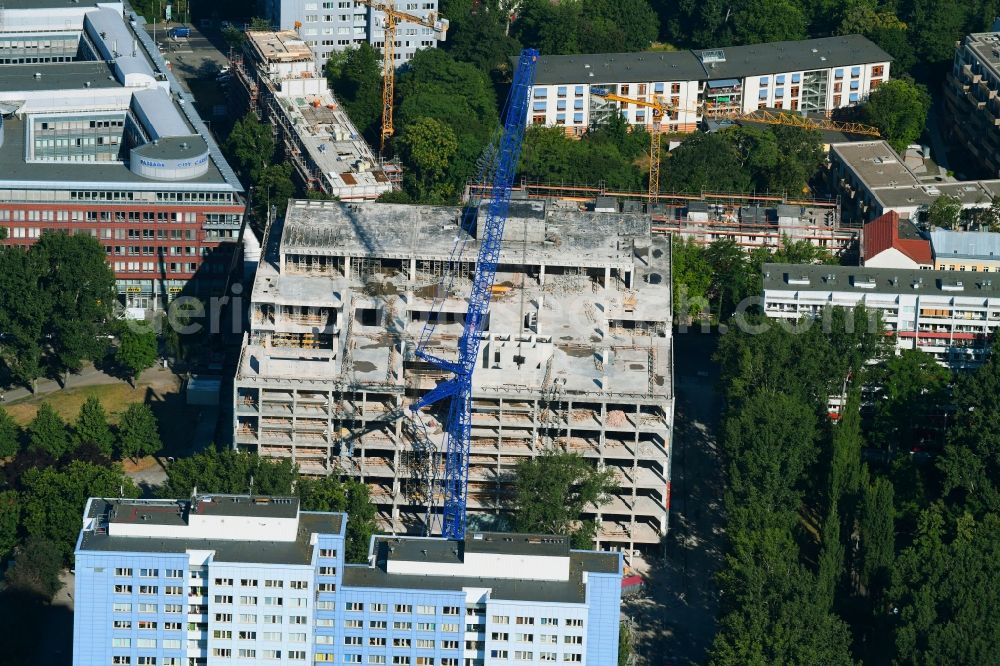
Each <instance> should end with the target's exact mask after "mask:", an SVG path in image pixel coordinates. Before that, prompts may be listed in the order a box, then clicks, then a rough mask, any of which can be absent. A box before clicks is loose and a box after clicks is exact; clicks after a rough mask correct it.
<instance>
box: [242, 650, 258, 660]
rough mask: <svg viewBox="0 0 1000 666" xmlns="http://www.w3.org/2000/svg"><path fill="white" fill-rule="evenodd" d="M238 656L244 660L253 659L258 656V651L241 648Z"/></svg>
mask: <svg viewBox="0 0 1000 666" xmlns="http://www.w3.org/2000/svg"><path fill="white" fill-rule="evenodd" d="M237 655H238V656H239V657H241V658H243V659H253V658H255V657H256V656H257V650H251V649H248V648H240V651H239V652H238V653H237Z"/></svg>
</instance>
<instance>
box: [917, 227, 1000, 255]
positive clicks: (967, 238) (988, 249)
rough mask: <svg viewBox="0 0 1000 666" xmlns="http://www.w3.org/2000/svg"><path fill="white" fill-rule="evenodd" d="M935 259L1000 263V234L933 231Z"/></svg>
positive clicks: (932, 241) (932, 244) (932, 240)
mask: <svg viewBox="0 0 1000 666" xmlns="http://www.w3.org/2000/svg"><path fill="white" fill-rule="evenodd" d="M931 246H932V247H933V249H934V258H935V259H937V260H938V261H940V260H942V259H984V260H988V261H1000V233H995V232H991V231H949V230H947V229H934V230H932V231H931Z"/></svg>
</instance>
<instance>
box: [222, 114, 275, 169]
mask: <svg viewBox="0 0 1000 666" xmlns="http://www.w3.org/2000/svg"><path fill="white" fill-rule="evenodd" d="M226 150H227V151H228V153H229V154H230V155H231V156H232V157H233V159H234V160H235V162H236V166H237V168H238V169H239V171H240V173H241V174H242V175H243V177H244V179H246V180H247V181H250V182H253V181H255V180H256V179H257V175H258V174H259V173H260V171H261V170H262V169H264V168H265V167H266V166H267V165H268V164H270V163H271V157H272V156H273V155H274V135H273V134H272V133H271V128H270V127H268V126H267V125H265V124H264V123H262V122H260V120H258V119H257V116H256V115H255V114H254V113H253V112H252V111H251V112H249V113H247V114H246V115H245V116H243V117H242V118H240V119H239V120H237V121H236V123H235V124H234V125H233V130H232V131H231V132H230V133H229V138H228V139H227V140H226Z"/></svg>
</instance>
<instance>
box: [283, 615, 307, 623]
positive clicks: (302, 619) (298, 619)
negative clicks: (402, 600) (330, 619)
mask: <svg viewBox="0 0 1000 666" xmlns="http://www.w3.org/2000/svg"><path fill="white" fill-rule="evenodd" d="M308 623H309V620H308V618H306V616H305V615H290V616H289V617H288V624H308Z"/></svg>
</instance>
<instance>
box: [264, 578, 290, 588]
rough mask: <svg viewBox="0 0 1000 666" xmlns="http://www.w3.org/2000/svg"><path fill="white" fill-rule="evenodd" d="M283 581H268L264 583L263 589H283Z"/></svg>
mask: <svg viewBox="0 0 1000 666" xmlns="http://www.w3.org/2000/svg"><path fill="white" fill-rule="evenodd" d="M284 586H285V581H283V580H274V579H268V580H265V581H264V587H284Z"/></svg>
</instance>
